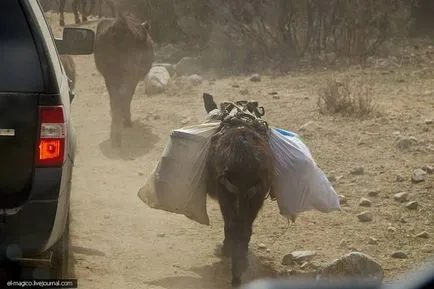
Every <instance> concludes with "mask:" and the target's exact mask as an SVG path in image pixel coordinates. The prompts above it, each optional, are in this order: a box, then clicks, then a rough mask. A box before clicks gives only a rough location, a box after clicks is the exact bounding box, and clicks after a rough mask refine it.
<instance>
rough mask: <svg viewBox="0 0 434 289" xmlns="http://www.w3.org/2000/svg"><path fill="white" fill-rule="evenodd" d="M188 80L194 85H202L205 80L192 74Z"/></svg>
mask: <svg viewBox="0 0 434 289" xmlns="http://www.w3.org/2000/svg"><path fill="white" fill-rule="evenodd" d="M188 80H189V81H190V83H191V84H193V85H199V84H201V83H202V81H203V78H202V76H200V75H199V74H192V75H190V76H189V77H188Z"/></svg>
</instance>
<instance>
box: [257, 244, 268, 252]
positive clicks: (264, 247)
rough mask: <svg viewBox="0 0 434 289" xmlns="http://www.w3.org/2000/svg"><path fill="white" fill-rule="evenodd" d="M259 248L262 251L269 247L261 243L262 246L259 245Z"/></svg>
mask: <svg viewBox="0 0 434 289" xmlns="http://www.w3.org/2000/svg"><path fill="white" fill-rule="evenodd" d="M258 248H259V249H261V250H265V249H267V246H265V244H264V243H260V244H259V245H258Z"/></svg>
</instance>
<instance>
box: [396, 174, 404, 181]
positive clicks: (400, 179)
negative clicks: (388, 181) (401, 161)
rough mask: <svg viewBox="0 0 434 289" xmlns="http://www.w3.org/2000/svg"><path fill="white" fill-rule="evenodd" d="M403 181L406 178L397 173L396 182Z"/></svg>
mask: <svg viewBox="0 0 434 289" xmlns="http://www.w3.org/2000/svg"><path fill="white" fill-rule="evenodd" d="M403 181H405V178H404V177H403V176H401V175H396V178H395V182H397V183H402V182H403Z"/></svg>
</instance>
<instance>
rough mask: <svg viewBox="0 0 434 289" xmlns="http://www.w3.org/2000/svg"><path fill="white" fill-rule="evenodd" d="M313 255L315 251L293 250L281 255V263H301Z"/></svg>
mask: <svg viewBox="0 0 434 289" xmlns="http://www.w3.org/2000/svg"><path fill="white" fill-rule="evenodd" d="M315 255H316V252H315V251H294V252H292V253H290V254H287V255H285V256H284V257H283V259H282V265H291V264H293V263H298V264H302V263H304V262H307V261H309V260H311V259H312V258H313V257H314V256H315Z"/></svg>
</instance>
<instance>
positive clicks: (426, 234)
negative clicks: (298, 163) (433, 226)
mask: <svg viewBox="0 0 434 289" xmlns="http://www.w3.org/2000/svg"><path fill="white" fill-rule="evenodd" d="M414 236H415V237H416V238H421V239H429V234H428V232H427V231H423V232H421V233H419V234H416V235H414Z"/></svg>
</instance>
